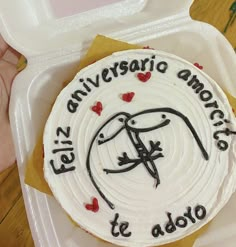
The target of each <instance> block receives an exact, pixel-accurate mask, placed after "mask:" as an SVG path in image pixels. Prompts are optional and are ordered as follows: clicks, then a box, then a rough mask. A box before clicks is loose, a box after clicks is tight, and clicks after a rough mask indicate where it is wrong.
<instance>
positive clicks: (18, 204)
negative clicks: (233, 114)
mask: <svg viewBox="0 0 236 247" xmlns="http://www.w3.org/2000/svg"><path fill="white" fill-rule="evenodd" d="M176 1H177V0H176ZM178 1H179V0H178ZM233 2H234V0H195V1H194V3H193V5H192V7H191V11H190V12H191V16H192V18H193V19H195V20H199V21H203V22H207V23H209V24H211V25H213V26H215V27H216V28H217V29H218V30H219V31H220V32H222V33H223V32H224V29H225V27H226V25H227V22H228V20H229V18H230V11H229V9H230V6H231V5H232V3H233ZM235 15H236V14H235ZM224 35H225V37H226V38H227V39H228V40H229V41H230V43H231V44H232V46H233V47H234V48H236V20H235V21H234V22H233V23H231V25H229V27H228V29H227V31H226V32H225V33H224ZM33 246H34V243H33V240H32V236H31V233H30V229H29V225H28V221H27V217H26V212H25V207H24V202H23V198H22V193H21V188H20V181H19V177H18V170H17V166H16V165H14V166H12V167H11V168H9V169H7V170H6V171H4V172H3V173H1V174H0V247H33ZM45 247H48V246H45ZM88 247H89V246H88ZM91 247H92V246H91ZM225 247H227V246H225Z"/></svg>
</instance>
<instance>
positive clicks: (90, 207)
mask: <svg viewBox="0 0 236 247" xmlns="http://www.w3.org/2000/svg"><path fill="white" fill-rule="evenodd" d="M85 208H86V209H87V210H88V211H92V212H94V213H97V212H98V210H99V205H98V199H97V198H93V201H92V204H85Z"/></svg>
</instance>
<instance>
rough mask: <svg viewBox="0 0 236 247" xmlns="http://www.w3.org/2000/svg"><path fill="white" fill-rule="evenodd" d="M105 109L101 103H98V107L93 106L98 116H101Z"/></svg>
mask: <svg viewBox="0 0 236 247" xmlns="http://www.w3.org/2000/svg"><path fill="white" fill-rule="evenodd" d="M102 110H103V108H102V103H101V102H100V101H98V102H97V104H96V105H94V106H92V111H94V112H95V113H97V114H98V116H100V115H101V112H102Z"/></svg>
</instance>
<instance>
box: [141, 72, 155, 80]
mask: <svg viewBox="0 0 236 247" xmlns="http://www.w3.org/2000/svg"><path fill="white" fill-rule="evenodd" d="M151 76H152V74H151V72H146V73H145V74H144V73H138V75H137V77H138V79H139V80H140V81H142V82H147V81H148V80H149V79H150V78H151Z"/></svg>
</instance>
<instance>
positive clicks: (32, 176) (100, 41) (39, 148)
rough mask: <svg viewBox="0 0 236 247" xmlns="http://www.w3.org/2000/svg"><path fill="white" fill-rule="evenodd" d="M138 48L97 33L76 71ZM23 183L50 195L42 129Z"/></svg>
mask: <svg viewBox="0 0 236 247" xmlns="http://www.w3.org/2000/svg"><path fill="white" fill-rule="evenodd" d="M140 48H142V47H140V46H138V45H132V44H127V43H125V42H121V41H117V40H113V39H110V38H107V37H104V36H101V35H98V36H97V37H96V38H95V39H94V41H93V43H92V45H91V46H90V48H89V50H88V51H87V54H86V55H85V57H84V58H83V59H82V60H81V62H80V64H79V67H78V71H80V70H81V69H82V68H84V67H86V66H88V65H89V64H91V63H94V62H96V61H98V60H100V59H102V58H104V57H106V56H109V55H111V54H112V53H113V52H117V51H124V50H129V49H140ZM68 81H69V80H68ZM66 84H67V83H66V82H65V85H66ZM226 95H227V97H228V99H229V101H230V103H231V106H232V107H233V108H235V109H236V99H235V98H234V97H233V96H231V95H230V94H228V93H226ZM25 183H26V184H28V185H30V186H32V187H34V188H35V189H37V190H39V191H41V192H43V193H46V194H49V195H52V192H51V190H50V188H49V186H48V184H47V182H46V181H45V179H44V175H43V131H42V133H41V135H40V136H39V137H38V141H37V143H36V146H35V148H34V150H33V153H32V155H31V156H30V157H29V160H28V164H27V167H26V174H25ZM208 226H209V224H208V225H206V226H204V227H203V228H201V229H200V230H199V231H197V232H195V233H194V234H192V235H190V236H188V237H186V238H184V239H181V240H179V241H176V242H174V243H171V244H166V245H163V247H192V246H193V244H194V242H195V240H196V239H197V238H198V237H199V236H200V235H201V234H202V233H203V232H205V230H206V229H207V228H208Z"/></svg>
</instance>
